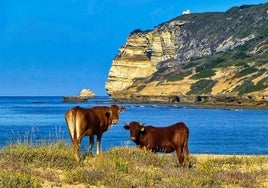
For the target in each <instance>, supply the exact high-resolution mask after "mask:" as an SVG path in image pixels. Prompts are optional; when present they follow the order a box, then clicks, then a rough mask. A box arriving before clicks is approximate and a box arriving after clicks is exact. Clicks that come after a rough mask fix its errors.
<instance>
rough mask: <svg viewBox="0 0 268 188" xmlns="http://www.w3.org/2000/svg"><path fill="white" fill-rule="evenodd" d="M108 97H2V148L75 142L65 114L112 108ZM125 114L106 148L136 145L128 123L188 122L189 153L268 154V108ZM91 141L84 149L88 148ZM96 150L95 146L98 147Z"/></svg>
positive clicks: (148, 108)
mask: <svg viewBox="0 0 268 188" xmlns="http://www.w3.org/2000/svg"><path fill="white" fill-rule="evenodd" d="M111 103H112V101H111V100H110V99H109V98H108V97H96V98H94V99H89V101H88V103H62V97H0V147H4V146H6V145H7V144H9V143H16V142H24V141H27V142H33V143H35V142H36V143H38V142H40V141H42V142H44V141H45V142H47V143H50V142H55V141H59V140H64V141H66V142H68V143H69V144H71V141H70V138H69V133H68V131H67V127H66V124H65V120H64V114H65V112H66V111H67V110H68V109H70V108H72V107H74V106H76V105H80V106H83V107H91V106H96V105H105V106H109V105H110V104H111ZM118 105H120V106H125V107H126V108H127V111H125V112H124V113H122V114H121V116H120V120H119V124H118V125H114V126H112V128H111V129H110V130H109V131H107V132H105V133H104V135H103V139H102V150H107V149H109V148H111V147H115V146H134V144H133V143H132V141H130V139H129V132H128V131H126V130H125V129H124V128H123V125H124V123H126V122H130V121H133V120H135V121H140V122H142V123H145V124H147V125H149V124H150V125H155V126H167V125H170V124H173V123H175V122H180V121H182V122H185V123H186V124H187V125H188V127H189V129H190V138H189V148H190V152H191V153H212V154H268V141H267V138H268V110H240V109H238V110H227V109H199V108H195V107H194V106H189V105H152V104H150V105H147V104H142V105H141V104H118ZM88 142H89V139H88V137H84V139H83V141H82V149H83V150H85V151H86V150H87V148H88ZM95 148H96V146H95Z"/></svg>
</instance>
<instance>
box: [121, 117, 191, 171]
mask: <svg viewBox="0 0 268 188" xmlns="http://www.w3.org/2000/svg"><path fill="white" fill-rule="evenodd" d="M124 128H125V129H126V130H130V136H131V139H132V140H133V141H134V142H135V143H136V145H138V146H139V147H140V148H144V147H145V148H146V149H148V150H151V151H152V152H163V153H170V152H173V151H176V153H177V156H178V160H179V163H180V164H186V161H187V162H188V164H189V167H190V163H189V149H188V138H189V129H188V127H187V126H186V125H185V124H184V123H175V124H173V125H171V126H168V127H153V126H144V125H143V124H140V123H138V122H135V121H134V122H130V123H128V124H125V126H124ZM184 158H186V161H184ZM184 162H185V163H184Z"/></svg>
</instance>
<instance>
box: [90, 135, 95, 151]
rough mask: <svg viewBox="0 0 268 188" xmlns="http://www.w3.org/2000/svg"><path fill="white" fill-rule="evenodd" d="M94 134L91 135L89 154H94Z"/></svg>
mask: <svg viewBox="0 0 268 188" xmlns="http://www.w3.org/2000/svg"><path fill="white" fill-rule="evenodd" d="M93 146H94V135H92V136H90V137H89V154H90V155H93Z"/></svg>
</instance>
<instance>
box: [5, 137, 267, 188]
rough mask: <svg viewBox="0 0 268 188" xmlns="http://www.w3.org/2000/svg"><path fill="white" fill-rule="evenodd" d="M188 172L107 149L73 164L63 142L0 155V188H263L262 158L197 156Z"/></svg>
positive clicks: (159, 157) (167, 159)
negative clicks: (225, 187) (77, 187)
mask: <svg viewBox="0 0 268 188" xmlns="http://www.w3.org/2000/svg"><path fill="white" fill-rule="evenodd" d="M190 160H191V163H192V165H193V167H192V168H187V167H182V166H179V165H178V162H177V157H176V155H175V154H169V155H167V154H154V153H151V152H149V151H146V150H142V149H138V148H131V147H116V148H111V149H110V150H108V151H105V152H103V153H101V154H99V155H96V156H87V155H86V154H82V159H81V161H80V162H76V160H75V156H74V154H73V152H72V148H71V147H70V146H69V145H67V144H66V143H64V142H58V143H52V144H38V145H33V144H29V143H17V144H10V145H8V146H6V147H4V148H2V149H1V150H0V169H1V170H0V187H7V188H8V187H76V186H79V187H92V186H93V187H222V186H227V187H266V186H268V158H267V156H262V155H254V156H235V155H230V156H228V155H225V156H219V155H197V154H193V155H191V157H190Z"/></svg>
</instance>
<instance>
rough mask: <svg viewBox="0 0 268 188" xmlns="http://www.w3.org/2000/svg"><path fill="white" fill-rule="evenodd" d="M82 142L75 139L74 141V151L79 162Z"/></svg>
mask: <svg viewBox="0 0 268 188" xmlns="http://www.w3.org/2000/svg"><path fill="white" fill-rule="evenodd" d="M80 143H81V141H79V140H76V139H74V141H73V151H74V154H75V159H76V160H77V161H78V162H79V160H80V157H79V148H80Z"/></svg>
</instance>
